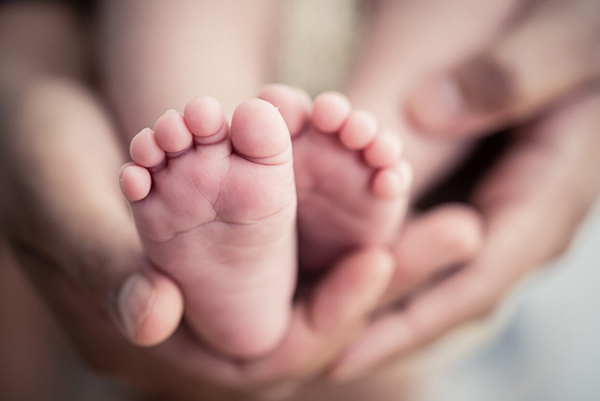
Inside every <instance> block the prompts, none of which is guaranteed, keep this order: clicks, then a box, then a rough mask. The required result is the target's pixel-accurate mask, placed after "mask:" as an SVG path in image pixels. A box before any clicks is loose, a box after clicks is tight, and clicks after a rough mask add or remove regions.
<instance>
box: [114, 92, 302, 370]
mask: <svg viewBox="0 0 600 401" xmlns="http://www.w3.org/2000/svg"><path fill="white" fill-rule="evenodd" d="M130 153H131V157H132V159H133V161H134V162H135V164H130V165H127V166H126V167H125V168H124V169H123V171H122V175H121V188H122V191H123V194H124V195H125V197H126V198H127V199H128V200H129V201H130V204H131V209H132V211H133V216H134V218H135V222H136V225H137V227H138V232H139V235H140V237H141V239H142V243H143V245H144V249H145V252H146V254H147V256H148V258H149V259H150V260H151V261H152V262H153V263H154V264H155V265H156V266H157V267H158V268H160V269H161V270H163V271H164V272H166V273H168V274H169V275H171V276H172V277H173V278H174V279H175V280H176V281H177V282H178V283H179V285H180V286H181V288H182V290H183V294H184V297H185V318H186V320H187V322H188V323H189V325H190V326H191V328H192V330H193V331H195V332H196V333H197V334H199V336H200V337H201V338H202V339H204V340H205V341H206V342H208V343H209V344H210V345H211V346H213V347H214V348H216V349H217V350H219V351H221V352H223V353H226V354H228V355H230V356H235V357H244V358H246V357H255V356H258V355H261V354H263V353H265V352H267V351H269V350H270V349H271V348H273V347H274V346H275V345H276V344H277V343H278V341H279V340H280V339H281V337H282V336H283V334H284V333H285V330H286V328H287V324H288V319H289V313H290V305H291V304H290V301H291V297H292V293H293V289H294V286H295V270H296V252H295V218H296V192H295V186H294V173H293V163H292V149H291V140H290V135H289V132H288V130H287V128H286V125H285V122H284V121H283V119H282V118H281V116H280V114H279V113H278V112H277V110H276V109H275V108H274V107H273V106H272V105H270V104H268V103H267V102H265V101H262V100H259V99H254V100H250V101H248V102H245V103H242V104H241V105H240V106H238V108H237V109H236V110H235V112H234V115H233V118H232V122H231V128H230V127H229V125H228V123H227V122H226V120H225V117H224V114H223V111H222V109H221V106H220V105H219V103H218V102H217V101H216V100H214V99H212V98H207V97H198V98H196V99H194V100H192V101H191V102H190V103H188V104H187V106H186V107H185V110H184V114H183V116H182V115H181V114H179V113H177V112H176V111H174V110H170V111H167V112H166V113H165V114H164V115H163V116H162V117H161V118H159V119H158V121H157V122H156V125H155V127H154V131H152V130H150V129H144V130H142V131H141V132H140V133H139V134H137V136H136V137H135V138H134V139H133V140H132V142H131V149H130Z"/></svg>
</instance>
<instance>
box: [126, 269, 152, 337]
mask: <svg viewBox="0 0 600 401" xmlns="http://www.w3.org/2000/svg"><path fill="white" fill-rule="evenodd" d="M155 296H156V291H155V290H154V286H153V285H152V283H151V282H150V280H148V278H147V277H146V276H144V275H143V274H140V273H135V274H133V275H132V276H131V277H129V279H127V281H126V282H125V284H124V285H123V289H122V290H121V294H120V295H119V312H120V314H121V318H122V319H123V324H124V325H125V329H126V330H127V333H128V334H129V336H130V338H131V339H135V338H136V336H137V333H138V330H139V328H140V326H141V324H142V323H143V322H144V319H145V318H146V317H147V316H148V314H149V313H150V309H151V308H152V304H153V303H154V298H155Z"/></svg>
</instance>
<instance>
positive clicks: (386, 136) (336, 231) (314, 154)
mask: <svg viewBox="0 0 600 401" xmlns="http://www.w3.org/2000/svg"><path fill="white" fill-rule="evenodd" d="M260 97H261V98H262V99H264V100H267V101H269V102H271V103H272V104H273V105H275V106H276V107H278V108H279V111H280V113H281V114H282V116H283V118H284V120H285V121H286V124H287V125H288V129H289V130H290V134H291V135H292V144H293V151H294V173H295V176H296V190H297V193H298V231H299V233H298V234H299V254H300V265H301V267H302V268H304V269H308V270H312V269H319V268H323V267H327V266H330V265H331V264H332V263H333V262H335V260H336V259H337V258H339V257H340V256H342V255H343V254H344V253H345V252H347V251H349V250H350V249H353V248H356V247H362V246H368V245H387V244H390V243H391V241H392V240H393V239H394V238H395V236H396V235H397V234H398V230H399V227H400V225H401V223H402V220H403V217H404V214H405V211H406V206H407V200H408V196H407V194H408V190H409V187H410V181H411V177H412V173H411V169H410V166H409V165H408V164H407V163H406V162H405V161H404V160H403V159H402V158H401V143H400V139H399V135H397V134H395V133H393V132H391V131H385V130H380V129H379V127H378V125H377V122H376V121H375V119H374V118H373V117H372V116H371V115H369V114H367V113H365V112H361V111H354V110H352V107H351V106H350V102H349V101H348V100H347V99H346V98H345V97H344V96H343V95H341V94H338V93H332V92H330V93H324V94H322V95H320V96H318V97H317V98H316V99H315V102H314V105H313V107H312V112H309V110H308V109H309V107H310V101H309V100H308V96H307V95H306V94H304V93H303V92H301V91H300V90H297V89H292V88H288V87H284V86H279V85H273V86H269V87H267V88H266V89H265V90H263V92H262V93H261V95H260ZM309 114H310V116H309Z"/></svg>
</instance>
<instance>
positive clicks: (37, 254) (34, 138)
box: [1, 79, 183, 345]
mask: <svg viewBox="0 0 600 401" xmlns="http://www.w3.org/2000/svg"><path fill="white" fill-rule="evenodd" d="M22 89H23V90H22V91H21V92H20V93H19V94H18V95H16V96H15V97H14V98H13V99H11V101H12V102H13V103H12V106H11V108H12V111H13V113H12V114H11V118H10V119H9V120H10V121H9V122H8V123H7V125H8V126H9V129H10V130H9V131H7V132H11V133H12V134H11V135H10V136H9V135H7V136H4V137H2V138H1V139H2V142H3V146H2V152H3V155H2V163H3V170H5V176H4V177H5V178H4V179H3V180H2V183H1V184H2V186H3V188H2V192H3V195H4V197H3V199H2V201H3V206H4V207H3V209H4V210H3V212H4V214H5V218H6V222H5V223H6V224H4V225H3V228H4V229H6V230H7V237H8V239H9V241H10V243H11V245H12V247H13V248H14V250H15V252H16V253H17V257H18V258H19V259H20V260H21V261H22V262H23V266H25V267H26V268H27V267H29V266H33V265H34V264H31V263H27V260H28V259H31V258H35V259H39V260H43V261H46V264H47V265H48V266H54V267H56V268H57V269H58V271H57V272H56V274H63V275H65V277H68V279H69V280H70V281H72V282H73V283H74V284H76V285H78V286H80V287H81V288H82V289H83V290H84V291H85V292H86V293H88V294H89V295H91V296H93V297H94V298H95V299H96V300H97V301H98V303H99V304H100V305H102V306H103V307H104V308H106V309H107V310H108V311H110V312H111V313H112V315H113V317H114V319H115V321H116V322H117V323H118V324H119V326H120V327H121V329H122V330H123V332H124V333H125V335H126V336H127V337H128V338H129V339H130V340H131V341H132V342H134V343H136V344H138V345H152V344H156V343H158V342H160V341H162V340H164V339H165V338H167V337H168V336H169V335H170V334H171V333H172V332H173V331H174V330H175V328H176V327H177V325H178V324H179V320H180V318H181V314H182V307H183V301H182V296H181V293H180V291H179V289H178V287H177V285H176V284H175V283H174V282H173V281H172V280H171V279H170V278H168V277H166V276H165V275H163V274H161V273H160V272H158V271H157V270H155V269H153V268H152V266H150V264H149V263H148V262H147V261H146V260H145V258H144V257H143V253H142V250H141V247H140V244H139V240H138V238H137V233H136V230H135V226H134V225H133V221H132V219H131V216H130V215H129V212H128V210H127V207H126V204H125V202H124V200H123V198H122V196H121V195H120V193H119V187H118V178H117V177H118V169H119V165H120V164H121V153H120V151H119V148H118V145H117V143H116V141H115V140H114V136H113V134H114V131H113V128H112V126H111V125H110V123H109V122H108V121H107V118H106V117H105V115H104V113H103V111H102V109H101V108H100V106H99V105H98V104H97V103H96V102H95V100H94V98H93V96H92V95H90V94H89V93H88V92H87V91H86V90H85V89H84V88H82V87H81V86H79V85H77V84H74V83H72V82H70V81H68V80H64V79H46V80H41V79H39V80H34V82H33V83H31V84H29V83H27V84H25V85H24V86H23V88H22ZM5 123H6V121H5ZM40 133H43V135H40ZM107 250H108V252H107ZM35 265H36V266H39V264H35ZM28 273H29V274H30V275H39V272H37V271H35V270H34V269H30V270H29V271H28ZM39 283H40V284H41V285H44V282H43V281H40V282H39Z"/></svg>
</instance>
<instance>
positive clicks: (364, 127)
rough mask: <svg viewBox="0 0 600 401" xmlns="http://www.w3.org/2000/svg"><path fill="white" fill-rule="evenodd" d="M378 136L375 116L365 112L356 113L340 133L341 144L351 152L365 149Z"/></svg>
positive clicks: (349, 117)
mask: <svg viewBox="0 0 600 401" xmlns="http://www.w3.org/2000/svg"><path fill="white" fill-rule="evenodd" d="M376 135H377V120H376V119H375V116H373V115H372V114H370V113H367V112H364V111H354V112H352V113H351V114H350V116H348V119H347V121H346V123H345V124H344V126H343V127H342V129H341V131H340V142H342V144H343V145H344V146H345V147H347V148H348V149H351V150H359V149H364V148H365V147H366V146H367V145H369V144H370V143H371V142H372V141H373V139H375V136H376Z"/></svg>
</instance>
